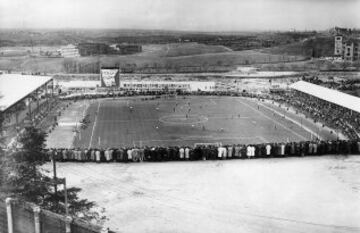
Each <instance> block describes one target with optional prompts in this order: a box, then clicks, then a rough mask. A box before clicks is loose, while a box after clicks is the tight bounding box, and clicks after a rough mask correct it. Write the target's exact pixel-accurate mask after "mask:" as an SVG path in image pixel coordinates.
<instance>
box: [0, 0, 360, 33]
mask: <svg viewBox="0 0 360 233" xmlns="http://www.w3.org/2000/svg"><path fill="white" fill-rule="evenodd" d="M359 12H360V0H0V28H121V29H127V28H130V29H131V28H135V29H171V30H201V31H244V30H288V29H297V30H304V29H308V30H309V29H317V30H318V29H328V28H330V27H333V26H335V25H337V26H342V27H351V28H353V27H357V28H360V13H359Z"/></svg>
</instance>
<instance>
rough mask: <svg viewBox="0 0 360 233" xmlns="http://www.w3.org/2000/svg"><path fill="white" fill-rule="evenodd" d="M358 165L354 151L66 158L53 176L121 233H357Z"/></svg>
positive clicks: (359, 203) (359, 225) (359, 214)
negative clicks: (174, 158) (218, 157)
mask: <svg viewBox="0 0 360 233" xmlns="http://www.w3.org/2000/svg"><path fill="white" fill-rule="evenodd" d="M359 164H360V157H358V156H348V157H347V156H322V157H303V158H286V159H276V158H273V159H254V160H248V159H245V160H227V161H197V162H164V163H131V164H124V163H109V164H104V163H101V164H96V163H70V162H69V163H59V164H58V175H59V176H61V177H66V178H67V180H68V181H69V185H70V186H72V185H74V186H77V187H80V188H82V189H83V190H82V192H81V197H83V198H88V199H89V200H92V201H96V202H97V204H98V205H99V207H104V208H105V215H106V216H107V217H108V218H109V221H108V222H107V223H106V225H108V226H110V227H111V229H113V230H118V231H119V232H129V233H132V232H134V233H135V232H184V233H185V232H189V233H190V232H191V233H200V232H201V233H202V232H214V233H217V232H218V233H223V232H228V233H231V232H234V233H235V232H236V233H237V232H244V233H250V232H254V233H255V232H274V233H275V232H276V233H295V232H307V233H315V232H317V233H329V232H342V233H346V232H359V231H360V221H359V219H360V211H359V210H360V196H359V190H360V186H359V176H360V173H359V171H360V167H359ZM50 167H51V164H47V165H46V166H45V168H47V169H50ZM50 170H51V169H50Z"/></svg>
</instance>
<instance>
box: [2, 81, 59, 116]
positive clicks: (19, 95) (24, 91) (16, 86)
mask: <svg viewBox="0 0 360 233" xmlns="http://www.w3.org/2000/svg"><path fill="white" fill-rule="evenodd" d="M50 80H52V77H50V76H35V75H21V74H1V75H0V111H5V110H6V109H8V108H9V107H11V106H12V105H14V104H16V103H17V102H18V101H20V100H22V99H24V98H25V97H27V96H28V95H29V94H31V93H32V92H34V91H35V90H36V89H38V88H39V87H41V86H43V85H44V84H46V83H48V82H49V81H50Z"/></svg>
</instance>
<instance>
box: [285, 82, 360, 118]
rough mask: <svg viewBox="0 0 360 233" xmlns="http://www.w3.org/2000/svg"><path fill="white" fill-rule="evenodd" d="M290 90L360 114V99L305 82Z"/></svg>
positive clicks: (292, 86) (298, 83) (295, 84)
mask: <svg viewBox="0 0 360 233" xmlns="http://www.w3.org/2000/svg"><path fill="white" fill-rule="evenodd" d="M290 88H292V89H295V90H297V91H300V92H303V93H306V94H309V95H312V96H315V97H317V98H319V99H322V100H325V101H328V102H330V103H333V104H336V105H339V106H342V107H344V108H347V109H350V110H353V111H355V112H358V113H360V98H358V97H356V96H353V95H349V94H346V93H343V92H340V91H337V90H333V89H329V88H326V87H323V86H319V85H315V84H312V83H309V82H305V81H298V82H296V83H293V84H291V85H290Z"/></svg>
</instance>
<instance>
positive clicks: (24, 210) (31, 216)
mask: <svg viewBox="0 0 360 233" xmlns="http://www.w3.org/2000/svg"><path fill="white" fill-rule="evenodd" d="M10 203H11V205H10V206H11V216H12V221H13V224H12V225H13V233H65V232H67V231H66V227H67V226H68V228H69V229H70V230H71V231H70V232H73V233H100V232H109V233H110V232H111V231H102V227H101V226H99V225H94V224H90V223H87V222H84V221H81V220H80V219H70V220H71V221H69V219H67V218H66V217H65V216H63V215H59V214H56V213H53V212H50V211H48V210H43V209H40V208H38V207H37V206H36V205H34V204H31V203H26V202H21V201H17V200H12V201H11V202H10ZM6 207H7V204H6V202H5V200H4V199H3V198H0V233H10V232H8V219H7V208H6ZM36 209H39V210H40V212H39V213H37V212H36ZM37 220H38V223H39V224H38V228H37V227H36V222H37Z"/></svg>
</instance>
